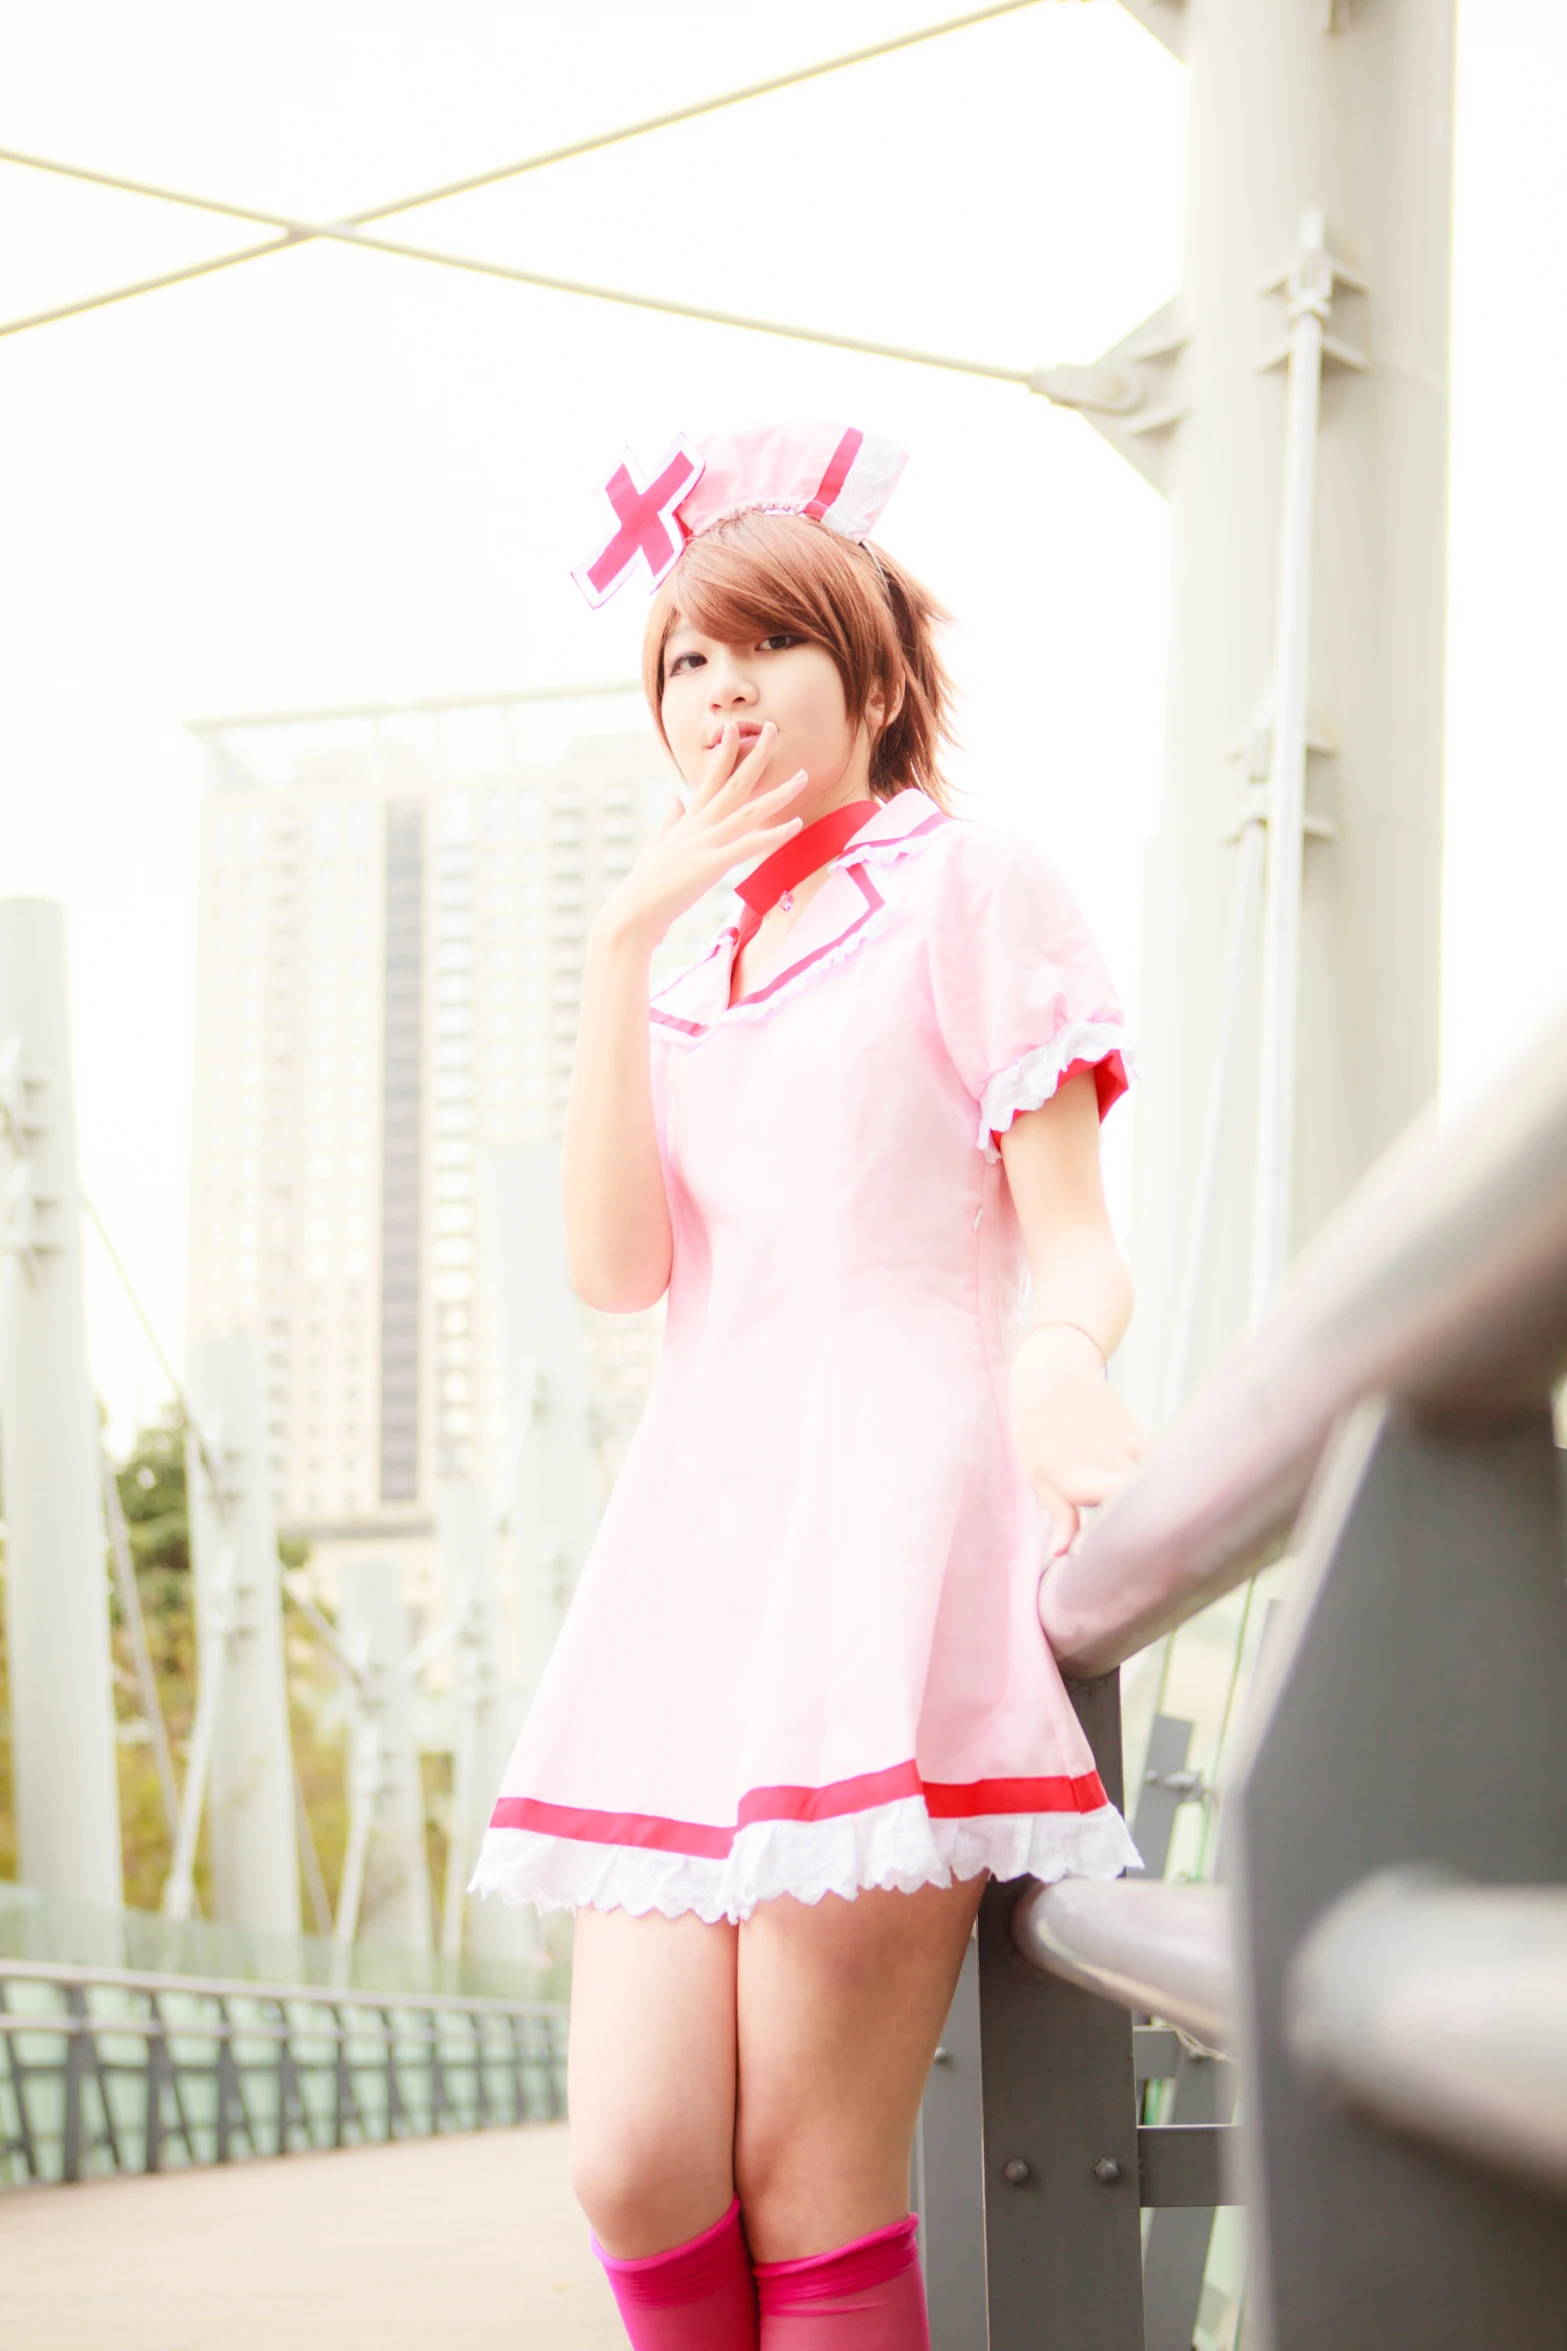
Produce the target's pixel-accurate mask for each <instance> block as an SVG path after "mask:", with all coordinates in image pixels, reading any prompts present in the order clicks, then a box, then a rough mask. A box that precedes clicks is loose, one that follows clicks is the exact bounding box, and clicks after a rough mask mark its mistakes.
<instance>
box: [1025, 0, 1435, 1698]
mask: <svg viewBox="0 0 1567 2351" xmlns="http://www.w3.org/2000/svg"><path fill="white" fill-rule="evenodd" d="M1127 4H1128V5H1130V6H1131V9H1132V13H1133V14H1134V15H1136V16H1137V17H1138V18H1139V19H1140V20H1141V21H1142V22H1143V23H1144V24H1145V25H1147V26H1148V27H1149V28H1150V30H1152V31H1153V32H1155V33H1156V34H1157V35H1158V36H1159V37H1160V38H1161V39H1163V40H1165V42H1166V43H1167V45H1168V46H1170V47H1172V48H1176V49H1178V53H1179V54H1180V56H1181V57H1182V58H1183V60H1184V63H1185V66H1186V72H1187V86H1188V92H1189V115H1188V133H1187V155H1188V179H1187V187H1186V201H1185V215H1186V240H1185V254H1184V260H1183V268H1182V282H1181V289H1180V297H1179V318H1180V323H1181V328H1182V331H1183V341H1182V343H1181V346H1180V348H1179V351H1178V353H1176V354H1175V355H1174V356H1173V358H1172V359H1171V360H1169V361H1164V360H1161V362H1160V363H1159V365H1158V367H1157V368H1156V369H1155V370H1153V371H1152V373H1151V374H1150V380H1149V381H1148V384H1147V386H1146V389H1145V392H1144V395H1143V398H1142V400H1141V402H1137V401H1133V402H1132V403H1131V404H1130V405H1129V406H1128V407H1126V408H1125V409H1123V410H1122V411H1121V412H1119V413H1117V412H1114V411H1112V410H1109V409H1103V410H1101V412H1100V413H1097V414H1096V413H1094V412H1093V410H1092V409H1091V408H1090V407H1088V406H1087V405H1086V404H1085V414H1087V415H1088V417H1089V421H1091V422H1093V423H1094V424H1095V425H1096V426H1098V427H1099V428H1100V429H1101V430H1102V431H1103V432H1104V434H1105V436H1106V437H1107V438H1108V439H1110V440H1111V441H1112V442H1113V443H1114V444H1115V445H1116V446H1118V447H1121V448H1123V449H1125V450H1126V451H1127V453H1128V454H1129V455H1132V456H1133V458H1134V461H1135V462H1138V463H1139V464H1141V466H1142V469H1143V470H1144V471H1145V472H1150V471H1153V472H1155V473H1156V478H1157V479H1158V481H1159V484H1160V486H1161V488H1162V489H1163V490H1164V492H1165V494H1166V496H1167V497H1168V500H1169V505H1170V515H1171V550H1172V551H1171V597H1170V615H1171V625H1170V642H1169V651H1168V678H1169V689H1168V694H1169V699H1168V705H1167V729H1166V743H1167V752H1166V759H1167V769H1166V779H1165V790H1164V797H1163V805H1162V809H1161V816H1160V824H1159V831H1158V835H1157V838H1156V840H1155V841H1154V843H1153V845H1152V848H1151V852H1150V858H1149V863H1148V868H1147V876H1148V887H1147V894H1146V910H1145V944H1144V953H1143V963H1142V972H1143V977H1142V988H1141V1012H1140V1028H1141V1041H1140V1060H1141V1065H1142V1074H1143V1081H1144V1082H1143V1084H1142V1087H1141V1089H1140V1100H1139V1113H1138V1128H1137V1137H1136V1147H1137V1161H1138V1173H1137V1205H1136V1232H1135V1243H1134V1251H1135V1263H1136V1265H1137V1268H1138V1276H1139V1308H1138V1315H1137V1320H1136V1322H1135V1323H1134V1325H1133V1329H1132V1332H1131V1334H1130V1337H1129V1340H1128V1346H1127V1350H1126V1377H1127V1381H1128V1387H1129V1392H1130V1393H1131V1395H1132V1397H1133V1400H1134V1401H1135V1402H1136V1403H1137V1404H1138V1406H1139V1408H1140V1409H1142V1410H1143V1411H1144V1412H1145V1413H1146V1414H1147V1415H1148V1416H1149V1417H1151V1418H1156V1419H1158V1420H1163V1419H1164V1418H1166V1417H1167V1415H1168V1413H1169V1411H1170V1409H1171V1402H1172V1397H1171V1390H1172V1386H1173V1384H1174V1375H1175V1368H1176V1366H1177V1364H1178V1363H1179V1362H1181V1361H1183V1360H1184V1362H1185V1364H1186V1365H1187V1366H1188V1367H1189V1369H1190V1371H1191V1372H1192V1373H1193V1374H1195V1375H1196V1376H1197V1377H1199V1378H1200V1377H1201V1376H1202V1375H1203V1373H1204V1372H1205V1371H1206V1370H1207V1369H1208V1368H1209V1367H1210V1366H1211V1365H1212V1364H1213V1363H1214V1362H1216V1361H1217V1360H1219V1358H1220V1357H1221V1355H1222V1354H1224V1353H1226V1352H1227V1351H1228V1349H1229V1348H1230V1346H1231V1345H1232V1344H1233V1343H1234V1340H1235V1338H1236V1336H1237V1335H1238V1333H1239V1332H1240V1331H1241V1330H1242V1329H1243V1328H1244V1327H1245V1324H1246V1321H1247V1318H1248V1312H1249V1304H1250V1288H1251V1276H1252V1263H1251V1260H1252V1240H1253V1223H1254V1204H1255V1190H1256V1172H1257V1156H1258V1143H1257V1137H1258V1123H1259V1108H1260V1102H1259V1094H1260V1088H1261V1086H1266V1085H1269V1083H1270V1080H1271V1082H1272V1089H1273V1094H1274V1102H1273V1110H1272V1113H1271V1115H1270V1117H1269V1119H1268V1121H1267V1122H1266V1133H1265V1135H1264V1150H1265V1157H1266V1163H1267V1169H1268V1199H1269V1202H1270V1208H1269V1211H1268V1230H1267V1231H1266V1232H1264V1233H1262V1234H1261V1235H1259V1252H1260V1254H1261V1255H1262V1256H1263V1257H1265V1259H1266V1264H1267V1267H1268V1269H1269V1271H1270V1272H1271V1268H1272V1266H1273V1264H1274V1262H1275V1261H1276V1259H1277V1257H1278V1256H1279V1255H1280V1254H1281V1253H1288V1252H1291V1251H1293V1249H1295V1248H1297V1247H1298V1246H1299V1245H1300V1244H1301V1243H1303V1242H1304V1241H1305V1240H1306V1239H1308V1238H1309V1237H1310V1235H1311V1234H1312V1233H1313V1232H1315V1231H1316V1229H1317V1228H1318V1227H1319V1226H1320V1225H1321V1224H1322V1223H1323V1221H1324V1219H1325V1218H1326V1217H1327V1216H1328V1215H1329V1213H1330V1212H1331V1211H1332V1210H1333V1209H1334V1208H1335V1207H1336V1206H1337V1204H1338V1203H1339V1202H1340V1201H1341V1200H1342V1199H1343V1198H1344V1197H1345V1196H1346V1195H1347V1193H1348V1192H1349V1190H1350V1189H1351V1187H1352V1186H1353V1185H1354V1183H1355V1182H1356V1181H1357V1179H1358V1178H1359V1177H1360V1175H1361V1174H1362V1173H1363V1172H1364V1170H1365V1169H1366V1168H1367V1167H1368V1166H1369V1165H1370V1164H1371V1163H1372V1161H1373V1160H1374V1159H1375V1158H1376V1157H1377V1155H1378V1153H1379V1152H1380V1151H1382V1150H1383V1149H1384V1148H1385V1147H1386V1146H1387V1144H1388V1143H1390V1142H1391V1141H1392V1139H1393V1138H1394V1137H1395V1136H1396V1135H1397V1134H1398V1133H1399V1132H1400V1131H1401V1130H1402V1129H1403V1127H1404V1126H1405V1125H1406V1124H1407V1123H1408V1121H1409V1120H1410V1119H1411V1118H1412V1117H1413V1116H1414V1115H1415V1114H1416V1112H1418V1111H1419V1110H1420V1109H1421V1108H1423V1106H1424V1105H1425V1104H1426V1102H1427V1101H1429V1099H1430V1098H1431V1097H1432V1095H1433V1094H1434V1092H1435V1087H1436V1078H1437V1002H1438V994H1439V991H1438V988H1437V977H1438V943H1439V942H1438V927H1439V911H1440V851H1441V806H1442V732H1443V693H1442V675H1443V651H1444V638H1445V626H1446V621H1445V582H1444V561H1445V537H1446V529H1445V508H1446V476H1447V364H1448V276H1449V237H1450V217H1451V209H1452V207H1451V169H1452V111H1453V52H1454V16H1455V0H1375V4H1374V5H1373V4H1371V0H1354V5H1352V6H1349V7H1347V8H1343V7H1330V6H1326V5H1324V0H1187V5H1185V6H1184V7H1179V8H1178V7H1174V6H1171V5H1169V4H1168V0H1127ZM1313 215H1315V216H1320V218H1321V220H1322V223H1323V228H1324V234H1325V239H1326V246H1327V249H1328V251H1329V252H1331V253H1332V254H1333V255H1334V256H1335V257H1337V258H1338V259H1339V260H1340V261H1341V262H1342V264H1343V265H1344V267H1345V268H1346V269H1347V270H1348V271H1349V272H1350V273H1351V277H1352V280H1353V282H1351V279H1346V278H1344V277H1343V276H1342V275H1341V276H1340V279H1339V283H1338V285H1337V287H1336V288H1335V289H1333V290H1332V292H1331V295H1330V298H1329V299H1328V300H1327V302H1326V304H1325V306H1324V311H1323V315H1322V316H1321V317H1320V319H1319V320H1318V324H1319V325H1320V328H1321V330H1322V336H1323V358H1324V362H1325V364H1326V366H1327V369H1328V372H1327V373H1326V374H1325V375H1324V376H1323V378H1322V381H1321V413H1320V423H1318V421H1317V420H1316V419H1315V418H1314V417H1313V416H1311V415H1310V414H1308V413H1307V409H1308V406H1309V404H1303V403H1301V402H1297V403H1296V404H1295V416H1296V422H1297V424H1298V425H1299V426H1300V432H1299V433H1298V434H1297V436H1296V460H1297V462H1296V463H1295V464H1294V466H1293V468H1291V466H1290V465H1289V463H1288V461H1287V446H1288V441H1289V427H1288V423H1287V418H1288V415H1289V413H1290V410H1291V403H1290V399H1289V395H1288V391H1287V379H1286V376H1285V374H1284V373H1283V372H1281V371H1278V370H1276V369H1273V368H1270V364H1269V363H1270V361H1271V360H1273V359H1275V358H1276V357H1277V356H1278V354H1279V347H1280V345H1281V344H1282V342H1283V340H1284V338H1285V337H1286V335H1287V334H1289V333H1290V332H1291V326H1292V290H1291V286H1290V284H1289V283H1288V282H1287V280H1288V278H1289V273H1290V270H1291V267H1292V264H1294V263H1295V262H1296V260H1297V258H1298V256H1299V255H1300V253H1301V249H1302V226H1303V222H1304V221H1305V220H1306V219H1307V218H1308V216H1313ZM1358 286H1364V288H1365V289H1366V290H1365V291H1364V292H1361V291H1358V290H1357V287H1358ZM1296 323H1299V322H1296ZM1302 331H1306V330H1304V328H1303V330H1302ZM1361 359H1364V360H1367V361H1369V365H1358V364H1354V363H1353V362H1354V361H1358V360H1361ZM1296 373H1297V377H1298V378H1299V380H1301V381H1303V380H1304V379H1303V378H1300V374H1299V371H1298V370H1297V371H1296ZM1043 388H1044V389H1046V390H1048V389H1049V384H1048V380H1047V381H1046V383H1045V384H1044V386H1043ZM1140 424H1141V425H1142V426H1143V427H1144V428H1145V429H1147V430H1146V437H1145V438H1144V440H1143V441H1142V442H1141V443H1140V444H1137V445H1136V446H1133V445H1132V444H1131V443H1130V442H1129V439H1128V436H1129V435H1130V434H1135V432H1136V431H1137V428H1138V426H1139V425H1140ZM1150 439H1151V440H1153V441H1156V442H1157V443H1158V445H1159V455H1158V459H1157V464H1156V466H1153V465H1151V464H1150V462H1149V461H1148V459H1147V457H1146V455H1145V454H1142V453H1141V452H1145V451H1146V450H1147V448H1148V445H1149V440H1150ZM1302 460H1305V462H1301V461H1302ZM1313 475H1314V480H1313V479H1312V478H1311V477H1312V476H1313ZM1287 481H1288V483H1289V484H1290V485H1291V492H1290V494H1289V495H1286V483H1287ZM1302 493H1304V494H1302ZM1281 669H1282V671H1283V672H1284V674H1282V675H1281V674H1280V673H1281ZM1286 737H1287V740H1286V739H1285V738H1286ZM1259 741H1260V743H1261V747H1262V748H1261V756H1260V758H1256V757H1254V755H1253V754H1254V747H1255V746H1256V745H1257V744H1258V743H1259ZM1308 755H1309V758H1308ZM1259 768H1260V772H1261V773H1262V775H1264V776H1271V777H1272V778H1273V779H1274V781H1275V783H1276V784H1279V783H1282V782H1285V781H1287V782H1288V785H1289V789H1288V790H1287V791H1278V790H1276V791H1275V792H1274V793H1273V794H1272V800H1273V809H1272V813H1273V815H1274V817H1275V819H1276V821H1279V822H1281V823H1283V824H1285V825H1287V826H1289V827H1291V828H1293V829H1292V830H1291V832H1290V835H1289V838H1287V839H1284V838H1281V839H1279V840H1270V842H1269V844H1268V847H1269V855H1270V858H1271V859H1272V861H1273V864H1274V869H1275V881H1276V888H1275V891H1274V897H1275V902H1276V908H1277V911H1278V913H1279V915H1280V918H1281V919H1280V924H1279V927H1278V931H1277V945H1278V952H1277V953H1276V954H1275V956H1274V957H1273V959H1272V973H1273V982H1276V984H1272V983H1270V986H1269V989H1268V991H1267V996H1268V1001H1269V1003H1270V1004H1271V1006H1272V1012H1271V1015H1270V1022H1271V1034H1272V1042H1271V1046H1270V1047H1269V1048H1268V1062H1269V1066H1268V1068H1267V1069H1264V1068H1263V1066H1262V1064H1263V1060H1264V1051H1265V1048H1264V1042H1263V1038H1262V1035H1261V1020H1260V1009H1261V1004H1262V996H1263V992H1262V990H1261V989H1260V988H1259V987H1255V986H1254V987H1252V988H1250V989H1248V990H1247V991H1246V992H1245V993H1244V994H1243V997H1242V1011H1243V1017H1242V1018H1241V1020H1240V1021H1239V1023H1238V1024H1237V1027H1236V1030H1235V1033H1234V1034H1233V1035H1232V1036H1231V1037H1230V1038H1228V1039H1227V1040H1225V1041H1223V1042H1222V1043H1221V1040H1220V1037H1219V1034H1218V1032H1219V1027H1220V1024H1219V1021H1218V1020H1217V1018H1216V1008H1217V1007H1218V1005H1219V1003H1220V1001H1221V998H1222V996H1223V993H1224V971H1225V964H1226V958H1227V952H1228V947H1227V943H1228V940H1229V938H1230V934H1231V930H1232V924H1231V919H1230V917H1231V906H1232V902H1233V900H1234V897H1235V895H1236V892H1235V866H1236V862H1237V859H1238V858H1240V857H1242V856H1246V855H1249V854H1250V853H1251V852H1250V850H1249V849H1248V848H1247V847H1246V836H1247V835H1248V834H1249V833H1254V827H1253V826H1252V825H1251V824H1250V822H1249V818H1250V815H1251V813H1252V798H1251V796H1250V795H1249V794H1248V791H1247V782H1248V775H1249V774H1250V773H1251V772H1254V771H1256V770H1257V769H1259ZM1286 768H1287V769H1288V775H1287V777H1286V776H1285V773H1284V770H1285V769H1286ZM1302 815H1303V816H1304V819H1305V824H1304V833H1305V836H1306V837H1305V840H1304V845H1302V839H1301V830H1302V828H1301V823H1300V820H1301V817H1302ZM1329 833H1331V838H1329V837H1326V836H1327V835H1328V834H1329ZM1286 894H1287V895H1288V898H1289V903H1288V904H1287V905H1285V904H1283V903H1282V899H1283V897H1284V896H1285V895H1286ZM1297 916H1298V922H1299V940H1298V983H1299V1001H1298V1010H1297V1007H1296V1005H1295V1003H1294V1001H1293V997H1294V980H1295V972H1294V971H1292V970H1291V969H1289V968H1288V966H1289V964H1290V963H1291V962H1292V961H1293V959H1294V949H1293V948H1292V946H1291V942H1290V937H1289V933H1290V931H1291V929H1292V928H1293V925H1294V922H1295V920H1296V918H1297ZM1256 954H1257V946H1256V943H1255V940H1254V939H1249V940H1248V942H1247V944H1246V955H1247V959H1248V963H1249V964H1250V967H1251V968H1252V969H1255V968H1256V966H1255V963H1254V962H1252V958H1254V957H1255V956H1256ZM1221 1052H1222V1053H1224V1054H1226V1055H1227V1058H1228V1064H1229V1066H1227V1067H1224V1068H1221V1067H1220V1066H1219V1055H1220V1054H1221ZM1280 1089H1287V1094H1288V1099H1287V1100H1285V1101H1282V1102H1281V1101H1280V1100H1279V1099H1278V1093H1279V1090H1280ZM1216 1094H1219V1095H1220V1096H1222V1098H1223V1100H1224V1106H1225V1114H1224V1119H1223V1128H1222V1133H1221V1135H1220V1138H1219V1150H1218V1154H1217V1166H1216V1172H1215V1181H1214V1186H1213V1198H1212V1201H1211V1203H1210V1205H1209V1213H1208V1215H1207V1219H1206V1221H1207V1223H1208V1226H1209V1230H1210V1233H1211V1236H1212V1240H1211V1247H1210V1248H1209V1250H1208V1253H1207V1262H1206V1264H1205V1266H1204V1268H1203V1270H1202V1278H1201V1279H1200V1280H1199V1281H1198V1282H1197V1283H1195V1284H1193V1283H1192V1282H1191V1281H1190V1279H1189V1260H1190V1256H1191V1251H1192V1243H1193V1236H1194V1225H1195V1224H1196V1223H1197V1222H1198V1221H1199V1206H1200V1203H1199V1191H1200V1183H1201V1170H1202V1168H1203V1165H1204V1162H1205V1159H1206V1157H1207V1152H1206V1148H1205V1132H1206V1127H1207V1123H1208V1107H1209V1103H1210V1101H1211V1100H1212V1099H1213V1098H1214V1096H1215V1095H1216ZM1291 1128H1292V1129H1293V1133H1291ZM1286 1189H1287V1191H1288V1195H1289V1197H1288V1202H1287V1204H1286V1202H1285V1200H1284V1192H1285V1190H1286ZM1188 1299H1191V1300H1192V1301H1193V1302H1194V1307H1195V1314H1196V1324H1195V1328H1194V1329H1193V1330H1192V1331H1191V1332H1189V1333H1188V1332H1185V1331H1183V1329H1182V1327H1181V1325H1182V1316H1183V1311H1184V1307H1185V1302H1186V1301H1187V1300H1188ZM1093 1670H1098V1668H1097V1667H1096V1668H1094V1669H1093Z"/></svg>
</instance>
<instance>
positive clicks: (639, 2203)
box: [567, 1910, 736, 2261]
mask: <svg viewBox="0 0 1567 2351" xmlns="http://www.w3.org/2000/svg"><path fill="white" fill-rule="evenodd" d="M735 1939H736V1931H735V1929H734V1928H733V1927H732V1926H727V1925H722V1924H721V1925H718V1926H705V1925H704V1924H703V1923H702V1921H701V1920H700V1919H697V1918H692V1917H689V1916H687V1917H684V1918H675V1919H668V1918H660V1917H658V1916H656V1915H649V1916H648V1917H646V1918H633V1917H631V1916H630V1915H629V1914H628V1913H627V1912H626V1911H624V1910H608V1911H599V1910H580V1911H579V1912H578V1913H577V1925H576V1938H575V1950H574V1955H573V1959H572V1975H571V2044H570V2057H569V2061H568V2068H567V2072H568V2096H569V2101H570V2111H571V2174H572V2184H573V2187H574V2188H575V2190H576V2194H577V2199H578V2201H579V2203H580V2204H581V2205H582V2208H583V2210H584V2211H585V2212H586V2214H587V2216H588V2219H589V2220H590V2221H591V2223H592V2225H593V2228H594V2232H595V2234H596V2235H597V2237H598V2239H599V2242H600V2244H602V2245H603V2247H604V2249H605V2251H606V2252H607V2253H611V2254H614V2255H616V2256H617V2257H618V2258H619V2259H621V2260H627V2261H629V2260H635V2259H637V2258H638V2257H639V2256H640V2255H642V2254H645V2253H662V2252H663V2251H665V2249H666V2248H667V2247H669V2246H671V2245H680V2244H683V2243H684V2242H685V2240H686V2239H687V2238H688V2237H694V2236H696V2235H697V2234H698V2233H699V2232H700V2231H701V2230H702V2229H705V2228H707V2227H709V2226H710V2224H711V2223H712V2222H713V2221H715V2220H717V2219H719V2218H720V2217H721V2215H722V2214H723V2213H724V2212H725V2211H727V2209H728V2207H729V2205H730V2203H731V2202H732V2201H733V2197H734V2124H735Z"/></svg>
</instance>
